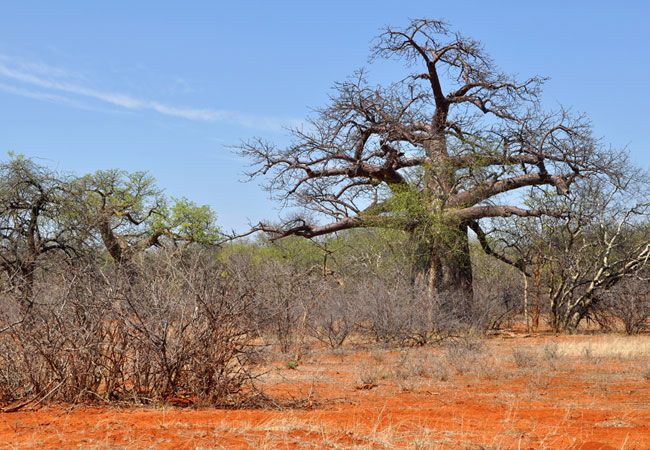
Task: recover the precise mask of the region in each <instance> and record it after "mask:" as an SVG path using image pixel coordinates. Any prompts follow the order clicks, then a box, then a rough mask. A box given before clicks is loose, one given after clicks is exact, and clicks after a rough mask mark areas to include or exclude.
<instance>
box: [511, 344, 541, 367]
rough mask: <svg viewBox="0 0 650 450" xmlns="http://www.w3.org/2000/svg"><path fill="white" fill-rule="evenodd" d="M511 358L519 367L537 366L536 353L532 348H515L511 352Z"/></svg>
mask: <svg viewBox="0 0 650 450" xmlns="http://www.w3.org/2000/svg"><path fill="white" fill-rule="evenodd" d="M512 359H513V360H514V362H515V365H516V366H517V367H519V368H520V369H531V368H533V367H537V363H538V355H537V353H535V352H534V351H533V350H528V349H516V350H514V351H513V352H512Z"/></svg>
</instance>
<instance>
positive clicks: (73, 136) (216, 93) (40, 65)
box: [0, 0, 650, 230]
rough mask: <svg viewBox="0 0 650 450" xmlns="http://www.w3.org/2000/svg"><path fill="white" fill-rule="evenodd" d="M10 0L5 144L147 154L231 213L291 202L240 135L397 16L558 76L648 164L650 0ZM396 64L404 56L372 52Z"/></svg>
mask: <svg viewBox="0 0 650 450" xmlns="http://www.w3.org/2000/svg"><path fill="white" fill-rule="evenodd" d="M405 3H406V4H400V3H398V2H381V1H373V2H370V1H367V2H362V1H359V2H353V1H349V0H348V1H328V2H306V1H302V2H298V1H276V2H263V1H258V2H217V1H210V2H208V1H205V2H201V1H185V2H180V1H178V2H171V1H168V2H163V1H156V2H153V1H138V2H133V1H129V2H127V1H111V2H108V1H106V2H99V1H96V2H80V1H71V0H69V1H60V2H46V1H41V2H33V1H25V0H22V1H20V2H17V1H14V2H9V1H0V6H1V9H0V11H2V14H1V15H0V153H1V154H3V155H5V154H6V152H7V151H10V150H12V151H15V152H17V153H22V154H25V155H27V156H30V157H34V158H41V161H42V162H44V163H46V164H49V165H51V166H56V167H59V168H60V169H63V170H67V171H71V172H74V173H78V174H82V173H87V172H91V171H94V170H97V169H106V168H123V169H127V170H146V171H149V172H150V173H151V174H152V175H154V176H155V177H156V178H157V180H158V182H159V185H160V186H161V187H163V188H164V189H165V190H166V191H167V193H168V194H169V195H173V196H187V197H189V198H191V199H193V200H195V201H197V202H199V203H207V204H210V205H211V206H212V207H213V208H214V209H215V210H216V212H217V214H218V215H219V222H220V224H221V225H222V226H224V227H225V228H226V229H232V228H235V229H238V230H243V229H244V228H246V224H247V223H248V222H249V221H251V222H257V221H259V220H260V219H271V220H272V219H274V218H276V217H277V215H278V211H277V208H276V207H275V206H274V205H273V204H272V203H270V202H269V200H268V198H267V194H266V193H265V192H263V191H261V190H260V189H259V188H258V186H257V185H256V184H255V183H247V184H244V183H241V182H240V180H242V179H243V178H244V177H243V176H242V173H243V171H244V170H245V169H246V163H245V161H242V160H239V159H238V157H236V156H234V155H232V154H231V153H230V151H229V150H228V146H229V145H231V144H236V143H237V142H239V140H240V139H246V138H250V137H253V136H261V137H265V138H269V139H271V140H274V141H276V142H278V143H282V142H286V133H285V132H284V131H283V126H284V125H291V124H292V123H297V122H299V121H300V120H301V119H302V118H304V117H305V116H306V115H307V114H309V112H310V109H311V108H314V107H318V106H322V105H324V104H325V102H326V101H327V95H328V94H329V93H330V92H331V91H330V88H331V86H332V84H333V83H334V82H335V81H337V80H342V79H344V78H345V77H347V76H348V75H350V74H351V73H352V72H353V71H354V70H355V69H357V68H359V67H362V66H366V65H367V56H368V48H369V44H370V41H371V40H372V38H373V37H375V36H376V35H377V33H378V29H379V28H381V27H382V26H384V25H387V24H391V25H405V24H406V23H407V21H408V19H409V18H415V17H435V18H443V19H445V20H447V21H448V22H450V23H451V25H452V26H453V27H454V28H455V29H457V30H459V31H461V32H462V33H464V34H465V35H468V36H472V37H474V38H476V39H479V40H481V41H482V42H483V43H484V45H485V47H486V49H487V51H488V52H489V53H490V54H491V55H492V57H493V58H494V59H495V61H496V62H497V63H498V64H499V65H500V67H501V68H502V69H504V70H505V71H507V72H511V73H516V74H519V75H520V76H521V77H522V78H525V77H528V76H531V75H543V76H548V77H550V78H551V79H550V81H549V82H548V83H547V85H546V89H545V93H544V102H545V104H546V105H547V106H548V107H549V108H555V107H557V106H558V105H559V104H563V105H565V106H570V107H572V108H573V109H575V110H577V111H584V112H586V113H588V114H589V115H590V117H591V118H592V119H593V124H594V128H595V132H596V134H597V135H599V136H602V137H603V138H604V139H605V141H606V142H609V143H611V144H612V145H614V146H617V147H621V146H628V148H629V150H630V152H631V154H632V157H633V159H634V160H635V161H636V162H637V164H639V165H641V166H643V167H646V168H650V151H649V150H650V146H649V145H648V140H647V139H646V135H645V131H646V130H647V129H648V127H649V126H650V124H649V120H648V119H649V116H650V114H648V105H649V104H650V93H649V90H648V89H647V86H646V84H647V83H648V82H649V81H650V51H649V50H648V44H649V43H650V27H649V26H648V23H649V21H650V6H648V5H649V4H650V3H648V2H643V1H627V2H586V1H585V2H580V1H575V2H567V1H563V2H554V1H547V2H544V3H543V4H542V3H540V2H521V1H518V2H514V1H512V2H511V1H502V2H485V1H482V2H480V1H475V2H468V1H466V2H449V1H446V2H440V1H410V2H405ZM370 70H371V74H372V76H373V79H377V80H386V81H391V80H394V79H395V77H396V76H399V72H398V71H396V68H395V67H392V66H386V65H379V66H374V67H373V66H371V69H370Z"/></svg>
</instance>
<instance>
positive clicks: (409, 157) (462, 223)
mask: <svg viewBox="0 0 650 450" xmlns="http://www.w3.org/2000/svg"><path fill="white" fill-rule="evenodd" d="M372 55H373V57H374V58H386V59H397V60H399V61H402V62H403V63H404V65H405V67H406V68H407V69H408V70H409V71H408V72H407V73H405V75H404V77H403V78H402V79H401V80H400V81H397V82H395V83H392V84H389V85H387V86H372V85H371V84H370V83H369V82H368V81H367V79H366V77H365V75H364V73H363V72H359V73H358V74H357V75H356V76H355V77H354V78H352V79H350V80H348V81H344V82H342V83H338V84H336V85H335V94H334V95H333V96H332V99H331V102H330V104H329V105H328V106H326V107H325V108H322V109H321V110H319V111H318V113H317V115H316V116H315V117H313V118H311V119H310V120H309V121H308V124H307V125H306V126H304V127H299V128H296V129H293V130H292V135H293V142H292V143H291V144H290V145H288V146H287V147H286V148H279V147H276V146H274V145H273V144H271V143H269V142H266V141H264V140H261V139H257V140H252V141H248V142H245V143H243V144H242V145H241V147H240V149H241V152H242V153H243V154H244V155H245V156H247V157H248V158H250V159H251V161H252V163H253V170H252V171H251V172H250V175H251V176H267V177H268V182H267V184H266V187H267V188H268V189H269V190H270V191H271V193H272V195H274V196H276V197H277V198H280V199H282V200H283V201H285V202H287V203H289V204H293V205H297V206H299V207H303V208H305V209H307V210H312V211H315V212H316V213H317V214H319V215H321V218H322V215H326V216H328V217H329V218H330V219H331V220H330V221H328V222H327V223H323V222H322V220H320V219H317V220H315V221H314V220H309V219H308V218H305V217H298V218H293V219H291V220H287V221H285V222H284V223H282V224H280V225H277V226H273V225H270V224H267V223H261V224H259V225H258V226H257V227H256V228H255V229H256V230H262V231H265V232H268V233H272V234H273V235H274V236H275V237H283V236H288V235H299V236H304V237H307V238H311V237H315V236H320V235H324V234H328V233H333V232H337V231H340V230H345V229H350V228H357V227H384V228H398V229H401V230H404V231H406V232H407V233H409V234H410V235H411V237H412V239H413V240H415V241H416V243H417V247H418V251H417V258H416V261H415V262H414V264H415V267H417V268H418V270H419V271H420V276H421V277H422V278H424V279H426V280H427V282H428V284H429V286H430V287H431V288H434V289H435V291H437V292H441V291H448V290H452V291H460V292H462V293H464V294H465V295H466V296H467V297H469V296H471V295H472V266H471V261H470V252H469V245H468V230H469V229H470V228H472V229H474V230H475V231H477V232H479V233H480V221H481V220H483V219H486V218H491V217H509V216H521V217H531V216H541V215H544V214H545V213H546V211H544V210H541V209H533V208H525V207H522V206H521V205H519V204H517V202H512V203H508V202H506V201H505V199H506V198H513V196H505V197H504V196H503V195H501V194H506V193H509V192H512V191H517V190H520V189H523V188H530V187H532V186H551V187H554V188H555V189H556V191H557V193H558V195H561V194H564V193H566V192H567V191H568V190H569V187H570V186H571V184H572V183H573V182H574V181H575V180H576V179H577V178H580V177H589V176H591V175H593V174H603V173H605V174H607V173H614V172H616V171H617V168H618V167H619V163H620V160H621V153H619V152H616V151H612V150H609V149H603V148H601V147H600V145H599V143H598V142H597V141H596V140H595V139H594V138H593V137H592V134H591V129H590V126H589V123H588V121H587V120H586V119H585V118H584V117H582V116H578V117H573V116H572V115H571V114H570V113H569V112H567V111H565V110H562V111H559V112H544V111H543V110H542V109H541V107H540V105H539V97H540V87H541V84H542V82H543V79H541V78H538V77H533V78H530V79H528V80H524V81H517V80H516V79H515V78H513V77H511V76H509V75H507V74H505V73H502V72H501V71H499V69H498V68H497V66H496V65H495V63H494V62H493V61H492V60H491V59H490V57H489V56H488V55H487V54H486V53H485V52H484V50H483V48H482V46H481V44H480V43H479V42H477V41H475V40H473V39H470V38H467V37H465V36H463V35H461V34H459V33H455V32H452V31H451V30H450V29H449V28H448V26H447V25H446V24H445V23H443V22H441V21H438V20H430V19H417V20H413V21H412V22H411V23H410V24H409V25H408V26H407V27H406V28H403V29H400V28H392V27H389V28H387V29H386V30H385V31H384V32H383V33H382V34H381V35H380V36H379V37H378V38H377V40H376V42H375V45H374V47H373V50H372Z"/></svg>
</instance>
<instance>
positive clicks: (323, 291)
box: [0, 20, 650, 411]
mask: <svg viewBox="0 0 650 450" xmlns="http://www.w3.org/2000/svg"><path fill="white" fill-rule="evenodd" d="M372 55H373V58H375V59H391V60H397V61H399V62H402V63H404V68H405V71H404V75H403V76H402V77H401V78H400V80H397V81H395V82H394V83H390V84H387V85H374V84H371V83H370V82H369V81H368V79H367V77H366V75H365V72H364V71H360V72H358V73H356V74H355V75H354V76H353V77H351V78H350V79H348V80H346V81H343V82H341V83H338V84H336V85H335V89H334V94H333V95H332V99H331V102H330V104H328V105H326V106H325V107H323V108H322V109H321V110H319V111H317V113H316V115H315V116H314V117H312V118H311V119H310V120H309V121H308V123H307V124H305V125H303V126H302V127H299V128H296V129H294V130H292V137H293V140H292V141H291V143H290V144H289V145H288V146H286V147H278V146H275V145H273V144H272V143H269V142H266V141H264V140H249V141H245V142H243V143H242V144H241V145H239V147H238V148H239V150H240V151H241V152H242V153H243V154H244V155H245V156H246V157H248V158H249V159H250V162H251V164H252V166H251V167H252V168H251V172H250V174H251V175H252V176H253V177H255V178H257V177H261V178H262V180H263V184H264V186H265V187H266V188H267V189H268V190H269V191H270V193H271V195H272V196H273V197H274V198H277V199H281V200H282V201H284V202H287V204H288V205H290V206H291V207H292V208H293V209H292V210H291V211H292V212H291V215H290V217H288V218H285V219H283V220H280V221H278V222H277V223H273V222H268V223H260V224H258V225H257V226H255V227H253V228H252V229H251V230H248V231H245V232H243V233H242V234H241V235H237V236H230V235H227V234H225V233H224V232H223V231H222V230H221V229H220V228H219V226H218V221H217V214H216V213H215V212H214V211H213V210H212V209H211V208H209V207H208V206H201V205H197V204H195V203H194V202H192V201H191V200H188V199H183V198H170V197H168V196H167V195H166V194H165V193H164V192H163V191H162V189H160V187H159V186H157V184H156V182H155V180H154V179H153V178H152V177H151V176H150V175H148V174H147V173H141V172H134V173H130V172H125V171H122V170H109V171H98V172H95V173H92V174H87V175H79V174H70V173H66V172H64V171H61V170H59V169H55V168H52V167H48V166H47V165H43V164H41V163H39V162H37V161H35V160H31V159H29V158H25V157H23V156H19V155H9V157H8V158H5V159H4V160H3V161H2V163H0V271H1V273H0V281H1V284H0V288H1V289H0V302H1V305H2V306H1V308H0V402H1V403H2V404H4V405H8V406H7V408H5V410H6V411H9V410H18V409H20V408H23V407H25V406H27V405H30V404H32V405H33V404H36V403H42V402H45V401H63V402H71V403H77V402H85V403H96V402H100V403H110V402H116V403H129V404H131V403H138V404H141V403H154V404H157V403H165V402H169V401H172V400H174V399H178V398H189V399H191V401H192V403H194V404H197V405H216V406H243V405H247V404H257V405H259V404H264V402H272V400H271V399H270V398H269V397H268V396H267V395H266V394H265V393H263V392H260V391H259V389H257V387H256V383H255V380H256V377H257V376H258V375H259V373H260V371H259V370H257V368H258V367H259V366H260V365H262V364H264V362H265V360H266V358H267V357H268V355H269V353H274V352H275V353H278V352H279V353H280V354H282V355H283V358H285V359H286V360H287V361H289V362H290V363H291V364H297V362H296V361H298V360H300V358H301V355H304V354H305V352H308V351H309V349H310V348H315V347H327V348H331V349H339V348H341V347H348V346H358V345H377V346H380V347H395V348H404V347H421V346H426V345H437V344H439V343H441V342H452V341H454V342H456V341H459V340H462V339H465V338H466V337H467V336H472V337H473V338H477V337H480V336H483V335H486V334H489V333H493V332H496V331H498V330H503V329H512V328H513V327H518V328H517V329H520V330H521V329H523V330H525V331H526V332H536V331H538V329H539V327H544V326H545V325H546V324H548V326H549V328H550V329H551V330H552V331H554V332H557V333H577V332H581V331H584V330H586V329H589V330H604V331H616V332H619V331H622V332H626V333H629V334H636V333H641V332H643V331H645V330H646V329H647V326H648V319H649V318H650V284H649V283H648V276H650V266H649V265H648V259H650V221H649V218H650V216H649V215H648V214H649V212H650V210H649V208H650V196H649V194H650V192H648V187H649V183H648V178H647V174H646V173H645V172H644V171H643V170H641V169H639V168H636V167H634V165H633V164H632V162H631V161H630V160H629V158H628V155H627V153H626V152H625V151H623V150H616V149H612V148H610V147H608V146H607V145H606V144H605V143H604V142H602V141H601V140H600V139H597V138H596V137H595V136H594V134H593V131H592V129H591V127H590V124H589V121H588V119H587V117H586V116H584V115H579V114H578V115H576V114H574V113H572V112H571V111H570V110H569V109H559V110H558V111H547V110H545V109H544V108H543V106H542V102H541V89H542V85H543V81H544V80H543V79H542V78H539V77H533V78H530V79H525V80H522V81H520V80H517V79H516V78H514V77H512V76H510V75H508V74H505V73H503V72H501V71H500V70H499V69H498V67H497V65H496V64H495V62H493V61H492V60H491V59H490V57H489V56H488V54H487V53H486V52H485V50H484V49H483V46H482V45H481V44H480V43H479V42H476V41H474V40H472V39H470V38H467V37H465V36H463V35H461V34H458V33H456V32H453V31H451V30H450V29H449V28H448V26H447V25H446V24H444V23H442V22H439V21H436V20H414V21H412V22H411V23H410V25H408V26H407V27H406V28H403V29H398V28H387V29H386V30H385V31H384V32H383V33H382V34H381V35H380V36H379V37H378V38H377V40H376V41H375V45H374V47H373V49H372ZM522 358H523V359H522ZM519 359H520V360H521V362H520V363H521V364H526V361H525V355H523V356H521V357H520V358H519ZM269 404H271V403H269Z"/></svg>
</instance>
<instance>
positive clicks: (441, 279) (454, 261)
mask: <svg viewBox="0 0 650 450" xmlns="http://www.w3.org/2000/svg"><path fill="white" fill-rule="evenodd" d="M472 281H473V276H472V261H471V257H470V253H469V237H468V236H467V226H466V225H460V226H458V227H455V228H454V229H450V230H449V232H448V233H445V236H444V237H443V238H442V239H440V240H439V242H435V243H434V246H433V248H432V257H431V267H430V271H429V285H430V286H431V287H432V288H435V291H436V292H437V293H449V294H454V295H459V296H460V297H461V298H463V299H465V300H467V301H469V300H471V298H472V296H473V290H472Z"/></svg>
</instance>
